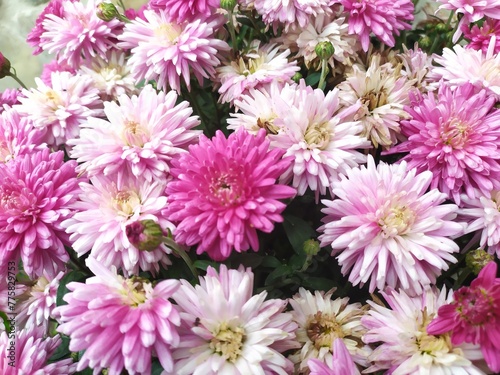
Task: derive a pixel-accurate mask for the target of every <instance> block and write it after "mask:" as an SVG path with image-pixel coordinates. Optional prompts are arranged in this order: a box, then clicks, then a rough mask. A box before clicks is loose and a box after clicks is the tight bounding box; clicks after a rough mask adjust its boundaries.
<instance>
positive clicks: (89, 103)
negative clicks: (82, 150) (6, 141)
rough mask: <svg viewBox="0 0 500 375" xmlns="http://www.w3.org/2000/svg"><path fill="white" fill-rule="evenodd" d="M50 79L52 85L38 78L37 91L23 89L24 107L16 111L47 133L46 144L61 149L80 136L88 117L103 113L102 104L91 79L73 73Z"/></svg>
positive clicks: (57, 74) (22, 101)
mask: <svg viewBox="0 0 500 375" xmlns="http://www.w3.org/2000/svg"><path fill="white" fill-rule="evenodd" d="M51 77H52V86H47V85H46V84H45V83H43V82H42V80H41V79H40V78H38V77H37V78H35V82H36V84H37V88H36V89H34V88H32V89H30V90H26V89H24V90H23V92H22V93H23V96H22V97H19V101H20V102H21V104H19V105H16V106H15V108H16V109H17V111H19V113H20V114H21V115H25V116H27V118H28V119H29V120H31V121H33V125H34V126H35V128H37V129H40V130H43V131H44V132H45V134H44V138H43V140H44V142H46V143H47V144H48V145H49V146H52V147H54V148H58V147H59V146H63V145H65V144H66V141H67V140H68V139H72V138H77V137H78V135H79V134H80V125H81V124H82V123H83V122H86V121H87V119H88V117H89V116H99V115H100V114H101V113H102V109H101V108H102V102H101V100H100V99H99V90H97V88H95V87H94V86H93V81H92V79H91V78H90V77H84V76H79V75H73V74H71V73H70V72H53V73H52V76H51Z"/></svg>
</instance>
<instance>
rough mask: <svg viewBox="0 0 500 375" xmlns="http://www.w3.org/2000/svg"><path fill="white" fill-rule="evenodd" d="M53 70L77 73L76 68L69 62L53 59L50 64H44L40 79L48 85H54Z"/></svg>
mask: <svg viewBox="0 0 500 375" xmlns="http://www.w3.org/2000/svg"><path fill="white" fill-rule="evenodd" d="M53 72H70V73H71V75H72V76H73V75H75V74H76V69H73V68H72V67H70V66H69V65H68V64H66V63H64V62H60V61H57V60H52V61H51V62H49V63H48V64H44V65H43V69H42V73H41V74H40V79H41V80H42V82H43V83H45V85H46V86H49V87H52V73H53Z"/></svg>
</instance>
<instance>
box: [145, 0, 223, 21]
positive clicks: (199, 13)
mask: <svg viewBox="0 0 500 375" xmlns="http://www.w3.org/2000/svg"><path fill="white" fill-rule="evenodd" d="M149 7H150V8H151V9H155V10H160V9H163V10H166V11H167V12H168V14H169V16H170V17H171V18H172V19H173V20H175V21H177V22H183V21H186V20H194V19H196V18H206V17H208V16H210V15H212V14H213V13H215V10H217V8H219V7H220V0H150V1H149Z"/></svg>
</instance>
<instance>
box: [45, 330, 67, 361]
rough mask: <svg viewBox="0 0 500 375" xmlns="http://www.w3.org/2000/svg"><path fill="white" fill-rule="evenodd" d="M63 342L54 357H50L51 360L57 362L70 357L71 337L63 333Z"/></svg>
mask: <svg viewBox="0 0 500 375" xmlns="http://www.w3.org/2000/svg"><path fill="white" fill-rule="evenodd" d="M61 340H62V342H61V344H60V345H59V346H58V347H57V349H56V351H55V352H54V354H52V357H50V359H49V362H55V361H58V360H60V359H63V358H65V357H68V356H69V355H70V354H71V352H70V351H69V337H68V336H65V335H61Z"/></svg>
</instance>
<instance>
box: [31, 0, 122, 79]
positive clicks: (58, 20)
mask: <svg viewBox="0 0 500 375" xmlns="http://www.w3.org/2000/svg"><path fill="white" fill-rule="evenodd" d="M100 2H101V1H100V0H89V1H87V3H86V5H85V4H84V3H83V2H79V1H75V2H73V1H71V0H64V1H63V2H62V3H61V5H62V14H61V15H58V14H57V12H55V13H47V14H46V15H45V17H44V19H43V21H42V27H43V30H44V31H43V33H42V34H41V35H40V41H39V46H40V47H42V49H43V50H44V51H47V52H48V53H49V54H53V53H55V54H56V57H57V60H59V61H61V62H64V63H67V64H68V65H69V66H71V67H72V68H74V69H77V68H78V67H79V66H80V65H81V63H82V60H90V59H91V58H92V57H94V56H100V57H102V58H106V52H107V51H108V49H110V48H113V47H115V46H116V42H117V40H116V38H117V36H118V35H119V34H120V32H121V29H122V27H123V23H122V22H121V21H119V20H118V19H116V18H115V19H112V20H111V21H109V22H106V21H103V20H101V19H100V18H99V17H97V12H96V9H97V4H99V3H100Z"/></svg>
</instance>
